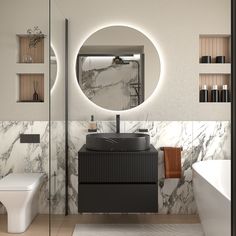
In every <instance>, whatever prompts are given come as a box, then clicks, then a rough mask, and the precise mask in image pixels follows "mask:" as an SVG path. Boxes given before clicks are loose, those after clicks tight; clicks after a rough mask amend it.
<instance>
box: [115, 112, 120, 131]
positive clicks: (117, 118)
mask: <svg viewBox="0 0 236 236" xmlns="http://www.w3.org/2000/svg"><path fill="white" fill-rule="evenodd" d="M116 133H117V134H119V133H120V115H116Z"/></svg>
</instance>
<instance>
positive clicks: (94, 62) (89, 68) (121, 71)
mask: <svg viewBox="0 0 236 236" xmlns="http://www.w3.org/2000/svg"><path fill="white" fill-rule="evenodd" d="M160 69H161V68H160V58H159V54H158V52H157V49H156V47H155V46H154V45H153V43H152V42H151V41H150V40H149V38H147V36H145V35H144V34H143V33H141V32H140V31H137V30H136V29H133V28H130V27H126V26H110V27H106V28H103V29H101V30H99V31H96V32H95V33H94V34H92V35H91V36H90V37H89V38H88V39H87V40H86V41H85V42H84V44H83V46H82V47H81V48H80V50H79V53H78V56H77V61H76V74H77V80H78V83H79V86H80V88H81V90H82V91H83V93H84V94H85V95H86V96H87V98H88V99H90V100H91V101H92V102H94V103H95V104H96V105H98V106H100V107H103V108H106V109H109V110H116V111H120V110H127V109H131V108H133V107H136V106H138V105H140V104H141V103H143V102H144V101H145V100H146V99H147V98H148V97H149V96H150V95H151V94H152V93H153V91H154V90H155V88H156V86H157V84H158V80H159V76H160Z"/></svg>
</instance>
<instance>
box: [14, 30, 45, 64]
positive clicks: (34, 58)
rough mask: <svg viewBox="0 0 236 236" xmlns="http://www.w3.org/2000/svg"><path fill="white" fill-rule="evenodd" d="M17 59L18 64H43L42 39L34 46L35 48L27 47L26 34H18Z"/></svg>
mask: <svg viewBox="0 0 236 236" xmlns="http://www.w3.org/2000/svg"><path fill="white" fill-rule="evenodd" d="M17 37H18V42H19V59H18V63H27V64H33V63H44V38H43V37H42V38H41V40H40V41H39V42H38V43H37V44H36V46H35V47H29V43H30V36H29V35H27V34H18V35H17Z"/></svg>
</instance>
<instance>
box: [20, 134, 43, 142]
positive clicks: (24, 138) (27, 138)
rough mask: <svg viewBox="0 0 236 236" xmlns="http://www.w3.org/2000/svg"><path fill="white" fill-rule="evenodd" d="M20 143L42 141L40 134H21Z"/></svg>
mask: <svg viewBox="0 0 236 236" xmlns="http://www.w3.org/2000/svg"><path fill="white" fill-rule="evenodd" d="M20 143H40V135H39V134H20Z"/></svg>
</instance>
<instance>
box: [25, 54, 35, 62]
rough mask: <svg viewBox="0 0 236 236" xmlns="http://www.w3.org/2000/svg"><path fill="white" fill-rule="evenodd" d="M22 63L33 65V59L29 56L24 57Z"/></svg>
mask: <svg viewBox="0 0 236 236" xmlns="http://www.w3.org/2000/svg"><path fill="white" fill-rule="evenodd" d="M23 62H24V63H33V58H32V56H30V55H26V56H25V57H24V59H23Z"/></svg>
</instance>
